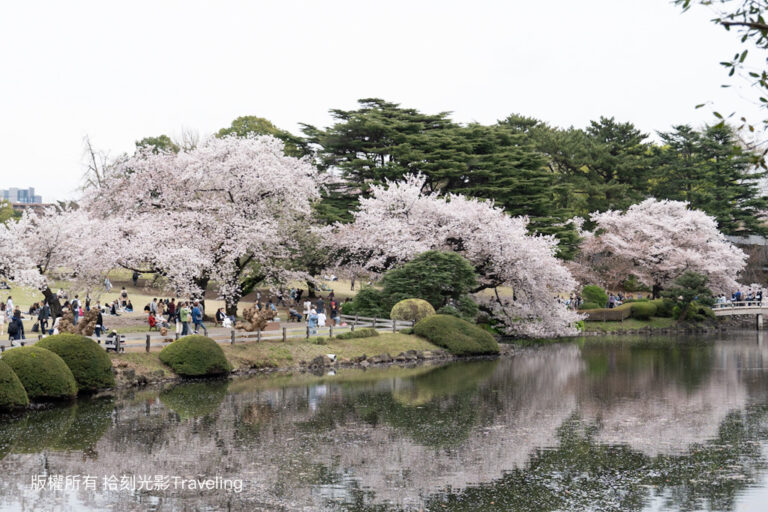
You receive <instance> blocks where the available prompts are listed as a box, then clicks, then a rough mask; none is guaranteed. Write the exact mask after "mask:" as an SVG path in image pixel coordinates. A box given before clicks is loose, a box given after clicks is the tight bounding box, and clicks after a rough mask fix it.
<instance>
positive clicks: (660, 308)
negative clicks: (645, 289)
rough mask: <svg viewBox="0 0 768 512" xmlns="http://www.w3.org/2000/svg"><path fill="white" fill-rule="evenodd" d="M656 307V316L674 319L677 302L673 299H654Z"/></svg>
mask: <svg viewBox="0 0 768 512" xmlns="http://www.w3.org/2000/svg"><path fill="white" fill-rule="evenodd" d="M651 303H653V304H654V305H655V306H656V316H658V317H661V318H672V317H673V316H674V309H675V301H673V300H671V299H654V300H652V301H651Z"/></svg>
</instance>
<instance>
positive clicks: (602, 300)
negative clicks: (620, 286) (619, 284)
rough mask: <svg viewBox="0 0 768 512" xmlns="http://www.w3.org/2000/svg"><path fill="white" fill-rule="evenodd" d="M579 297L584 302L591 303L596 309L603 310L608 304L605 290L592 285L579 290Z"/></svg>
mask: <svg viewBox="0 0 768 512" xmlns="http://www.w3.org/2000/svg"><path fill="white" fill-rule="evenodd" d="M581 297H582V298H583V299H584V302H593V303H595V304H597V307H598V308H604V307H605V306H606V305H607V304H608V294H607V293H605V290H603V289H602V288H600V287H599V286H597V285H594V284H588V285H587V286H585V287H584V288H582V289H581Z"/></svg>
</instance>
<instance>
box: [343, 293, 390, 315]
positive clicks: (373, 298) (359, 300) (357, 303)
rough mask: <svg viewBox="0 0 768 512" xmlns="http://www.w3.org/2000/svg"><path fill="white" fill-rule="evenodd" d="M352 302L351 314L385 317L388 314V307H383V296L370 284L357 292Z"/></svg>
mask: <svg viewBox="0 0 768 512" xmlns="http://www.w3.org/2000/svg"><path fill="white" fill-rule="evenodd" d="M352 303H353V304H354V306H352V308H353V311H354V312H353V313H352V314H353V315H360V316H371V317H377V318H386V317H387V315H388V314H389V308H386V309H385V308H384V307H383V303H384V297H382V295H381V292H380V291H379V290H377V289H376V288H373V287H371V286H368V287H366V288H363V289H362V290H360V291H359V292H357V295H355V298H354V300H353V301H352Z"/></svg>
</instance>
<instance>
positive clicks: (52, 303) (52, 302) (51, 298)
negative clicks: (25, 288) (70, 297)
mask: <svg viewBox="0 0 768 512" xmlns="http://www.w3.org/2000/svg"><path fill="white" fill-rule="evenodd" d="M43 297H44V298H45V302H47V303H48V306H49V307H50V308H51V318H52V319H54V320H55V319H56V317H59V316H61V302H59V298H58V297H57V296H56V294H55V293H53V292H52V291H51V289H50V288H48V287H47V286H46V287H45V288H43ZM51 325H53V324H51Z"/></svg>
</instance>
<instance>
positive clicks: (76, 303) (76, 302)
mask: <svg viewBox="0 0 768 512" xmlns="http://www.w3.org/2000/svg"><path fill="white" fill-rule="evenodd" d="M70 306H71V307H72V325H77V319H78V318H80V299H79V298H78V295H75V298H74V299H72V304H70Z"/></svg>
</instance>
